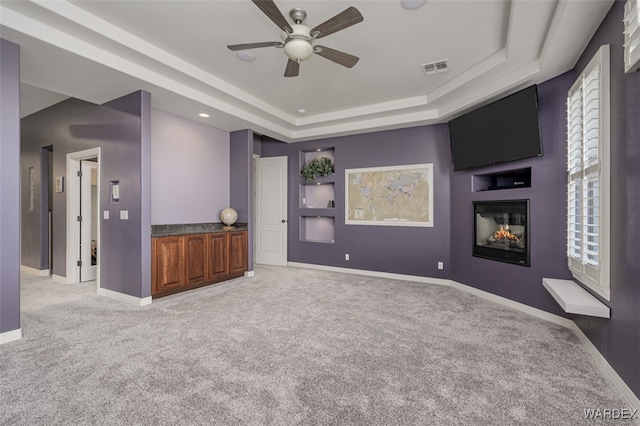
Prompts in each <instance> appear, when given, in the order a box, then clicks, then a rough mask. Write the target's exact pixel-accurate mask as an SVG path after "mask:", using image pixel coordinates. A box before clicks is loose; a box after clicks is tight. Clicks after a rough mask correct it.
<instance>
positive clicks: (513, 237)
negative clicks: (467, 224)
mask: <svg viewBox="0 0 640 426" xmlns="http://www.w3.org/2000/svg"><path fill="white" fill-rule="evenodd" d="M473 215H474V222H473V255H474V256H477V257H484V258H486V259H492V260H498V261H500V262H509V263H515V264H517V265H522V266H529V200H508V201H474V203H473Z"/></svg>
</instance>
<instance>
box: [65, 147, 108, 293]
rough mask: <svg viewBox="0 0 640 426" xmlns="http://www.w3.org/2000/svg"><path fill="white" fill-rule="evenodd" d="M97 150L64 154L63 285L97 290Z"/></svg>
mask: <svg viewBox="0 0 640 426" xmlns="http://www.w3.org/2000/svg"><path fill="white" fill-rule="evenodd" d="M99 212H100V148H93V149H88V150H84V151H78V152H74V153H70V154H67V282H68V283H77V282H85V281H93V280H96V286H97V288H98V289H99V288H100V273H99V271H100V253H101V250H100V216H99Z"/></svg>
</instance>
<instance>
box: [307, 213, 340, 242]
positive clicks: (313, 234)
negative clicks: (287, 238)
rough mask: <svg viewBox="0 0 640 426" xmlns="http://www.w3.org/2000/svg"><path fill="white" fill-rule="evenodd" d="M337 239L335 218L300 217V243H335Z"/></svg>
mask: <svg viewBox="0 0 640 426" xmlns="http://www.w3.org/2000/svg"><path fill="white" fill-rule="evenodd" d="M335 238H336V226H335V218H334V217H331V216H300V241H307V242H312V243H333V242H335Z"/></svg>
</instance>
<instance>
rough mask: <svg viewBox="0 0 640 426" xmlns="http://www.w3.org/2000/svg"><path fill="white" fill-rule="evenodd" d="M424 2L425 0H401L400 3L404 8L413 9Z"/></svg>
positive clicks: (419, 6)
mask: <svg viewBox="0 0 640 426" xmlns="http://www.w3.org/2000/svg"><path fill="white" fill-rule="evenodd" d="M426 2H427V0H401V1H400V4H401V5H402V7H403V8H404V9H407V10H414V9H419V8H421V7H422V6H424V5H425V3H426Z"/></svg>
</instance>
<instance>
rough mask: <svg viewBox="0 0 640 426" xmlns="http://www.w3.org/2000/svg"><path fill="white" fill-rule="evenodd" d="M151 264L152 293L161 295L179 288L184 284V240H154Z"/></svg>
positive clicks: (181, 238) (171, 238)
mask: <svg viewBox="0 0 640 426" xmlns="http://www.w3.org/2000/svg"><path fill="white" fill-rule="evenodd" d="M153 251H154V253H153V262H155V265H154V266H155V267H154V268H152V269H153V270H154V271H155V277H154V279H153V286H152V289H153V292H154V293H161V292H164V291H168V290H173V289H175V288H178V287H181V286H183V285H184V284H185V278H184V274H185V264H184V254H183V253H184V238H183V237H162V238H155V241H154V244H153Z"/></svg>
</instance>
